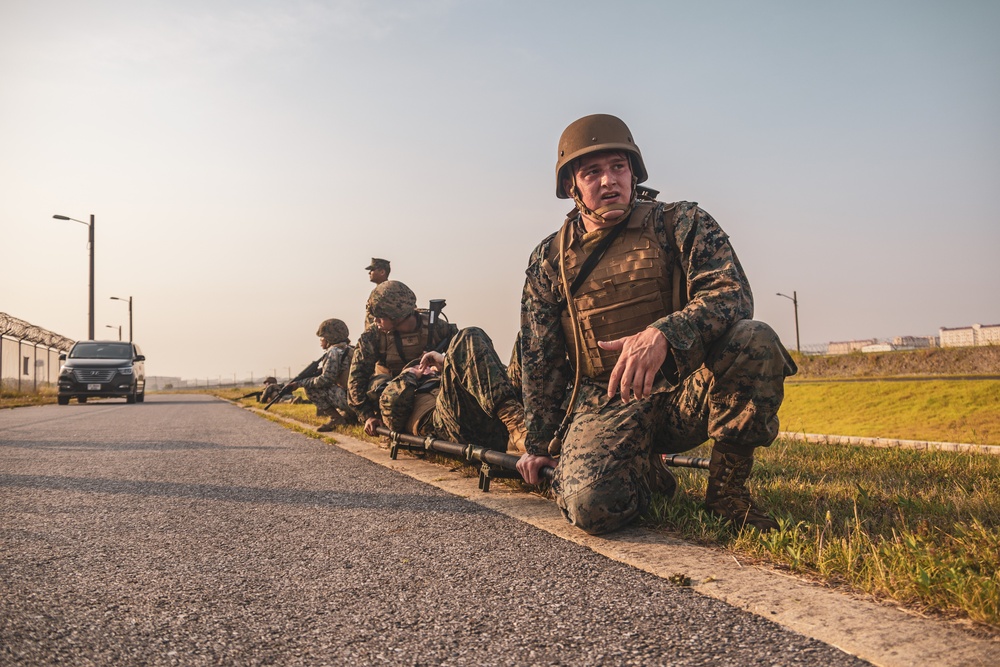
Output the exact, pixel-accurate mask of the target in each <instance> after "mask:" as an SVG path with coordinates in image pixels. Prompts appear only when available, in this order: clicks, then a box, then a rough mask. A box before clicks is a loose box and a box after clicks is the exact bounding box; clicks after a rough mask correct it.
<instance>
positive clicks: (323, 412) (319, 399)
mask: <svg viewBox="0 0 1000 667" xmlns="http://www.w3.org/2000/svg"><path fill="white" fill-rule="evenodd" d="M305 391H306V397H308V398H309V400H310V401H312V402H313V403H314V404H315V405H316V415H317V416H319V417H332V416H333V415H334V413H335V412H339V413H340V414H341V415H343V417H344V418H345V419H347V421H349V422H354V421H357V419H356V417H355V413H354V410H352V409H351V407H350V406H348V405H347V392H346V391H345V390H344V388H343V387H341V386H340V385H333V386H332V387H326V388H323V389H310V388H308V387H306V388H305Z"/></svg>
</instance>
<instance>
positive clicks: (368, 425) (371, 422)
mask: <svg viewBox="0 0 1000 667" xmlns="http://www.w3.org/2000/svg"><path fill="white" fill-rule="evenodd" d="M382 426H383V424H382V420H381V419H379V418H378V417H369V418H368V419H366V420H365V433H367V434H368V435H378V434H377V433H375V429H377V428H381V427H382Z"/></svg>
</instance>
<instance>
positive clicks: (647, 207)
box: [545, 201, 686, 382]
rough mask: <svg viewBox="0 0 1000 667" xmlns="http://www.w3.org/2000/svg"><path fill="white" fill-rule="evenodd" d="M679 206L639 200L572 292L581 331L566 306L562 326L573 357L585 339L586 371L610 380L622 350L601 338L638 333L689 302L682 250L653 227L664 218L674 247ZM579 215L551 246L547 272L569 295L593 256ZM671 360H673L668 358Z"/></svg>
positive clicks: (562, 292)
mask: <svg viewBox="0 0 1000 667" xmlns="http://www.w3.org/2000/svg"><path fill="white" fill-rule="evenodd" d="M674 207H675V204H662V203H660V202H649V201H640V202H637V203H636V204H635V208H634V209H633V211H632V214H631V215H630V216H629V219H628V221H627V222H626V223H625V224H626V225H627V227H626V228H625V229H623V230H622V231H621V233H620V234H619V236H618V238H616V239H615V240H614V241H613V242H612V243H611V246H610V247H608V249H607V251H606V252H605V253H604V256H603V257H601V259H600V261H599V262H598V263H597V265H596V266H595V267H594V268H593V270H592V271H591V273H590V275H588V276H587V277H586V278H585V279H584V281H583V283H582V284H581V285H580V286H579V288H578V289H577V290H576V293H575V294H574V295H573V297H572V298H573V303H574V305H575V308H576V315H577V321H578V322H579V328H580V331H579V336H577V334H576V332H574V330H573V324H572V319H571V317H570V313H569V308H565V309H564V310H563V311H562V328H563V332H564V334H565V337H566V345H567V352H568V354H569V358H570V361H571V362H572V361H573V360H574V359H575V358H576V345H577V340H578V339H579V340H581V341H582V343H583V346H582V347H583V349H582V350H581V354H580V366H581V368H580V371H581V374H582V375H585V376H586V377H589V378H592V379H596V380H599V381H604V382H606V381H607V380H608V379H609V378H610V376H611V370H612V369H613V368H614V367H615V363H616V362H617V361H618V357H619V355H620V352H618V351H616V350H602V349H601V348H600V347H598V345H597V341H599V340H603V341H608V340H615V339H617V338H624V337H626V336H631V335H633V334H637V333H639V332H640V331H642V330H643V329H645V328H646V327H648V326H649V325H650V324H652V323H653V322H655V321H656V320H658V319H660V318H662V317H665V316H666V315H668V314H670V313H672V312H675V311H677V310H680V309H681V308H683V307H684V304H685V303H686V295H685V293H684V292H685V290H683V289H682V280H683V278H684V272H683V270H682V268H681V266H680V264H679V263H678V260H677V254H676V251H675V256H674V257H671V256H670V255H669V254H668V253H667V252H665V251H664V249H663V248H662V247H661V246H660V241H659V239H657V237H656V233H655V231H654V229H653V221H654V215H657V216H661V217H663V219H664V225H665V227H666V230H667V235H668V237H669V238H670V241H671V243H670V245H671V247H673V246H674V239H673V234H674V225H673V218H674V215H675V212H674V211H673V209H674ZM578 220H579V216H578V215H571V216H570V217H569V218H568V219H567V220H566V222H565V224H564V225H563V227H562V229H560V231H559V233H558V234H557V235H556V237H555V238H554V239H553V240H552V242H551V244H550V245H549V252H548V255H547V258H546V260H545V261H546V263H548V264H549V266H548V267H546V272H547V273H548V274H549V276H550V278H552V277H553V276H555V277H558V280H555V281H554V283H555V285H556V286H557V287H556V289H557V291H558V293H559V294H560V295H561V296H563V297H564V298H565V297H566V292H567V291H568V289H567V285H572V284H573V282H574V280H576V277H577V275H578V274H579V273H580V269H581V266H582V265H583V263H584V262H585V261H586V259H587V256H588V253H585V252H584V251H583V250H582V249H581V247H580V240H579V239H577V238H575V237H576V235H575V234H573V233H572V232H573V227H574V226H575V225H576V224H577V221H578ZM567 227H569V228H567ZM567 234H570V235H572V242H571V243H569V247H568V248H567V249H566V250H565V251H563V252H562V255H563V257H562V261H563V262H565V270H566V283H565V284H564V283H563V280H562V275H561V272H560V270H559V268H558V267H559V260H560V257H559V255H560V251H561V250H562V248H563V245H564V243H565V241H566V238H565V237H566V235H567ZM668 361H672V360H670V358H669V357H668ZM665 365H666V364H665ZM664 370H667V369H664ZM671 370H672V369H671Z"/></svg>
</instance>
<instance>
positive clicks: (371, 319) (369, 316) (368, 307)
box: [365, 290, 375, 331]
mask: <svg viewBox="0 0 1000 667" xmlns="http://www.w3.org/2000/svg"><path fill="white" fill-rule="evenodd" d="M373 296H375V290H372V291H371V294H369V295H368V301H366V302H365V330H366V331H367V330H368V327H370V326H371V325H373V324H375V314H374V313H372V297H373Z"/></svg>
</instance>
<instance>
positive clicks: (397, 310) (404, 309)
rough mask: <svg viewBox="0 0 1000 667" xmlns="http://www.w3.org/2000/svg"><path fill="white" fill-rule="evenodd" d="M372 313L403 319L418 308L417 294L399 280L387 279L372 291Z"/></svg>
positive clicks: (378, 315)
mask: <svg viewBox="0 0 1000 667" xmlns="http://www.w3.org/2000/svg"><path fill="white" fill-rule="evenodd" d="M371 298H372V301H371V303H372V314H373V315H374V316H375V317H384V318H385V319H387V320H401V319H403V318H404V317H406V316H407V315H410V314H412V313H414V312H415V311H416V310H417V296H416V295H415V294H414V293H413V290H411V289H410V288H409V287H407V286H406V285H405V284H403V283H401V282H399V281H398V280H387V281H385V282H384V283H382V284H381V285H379V286H378V287H376V288H375V289H374V290H373V291H372V297H371Z"/></svg>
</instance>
